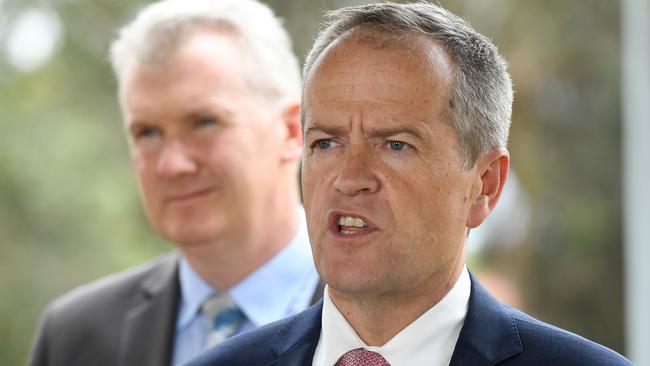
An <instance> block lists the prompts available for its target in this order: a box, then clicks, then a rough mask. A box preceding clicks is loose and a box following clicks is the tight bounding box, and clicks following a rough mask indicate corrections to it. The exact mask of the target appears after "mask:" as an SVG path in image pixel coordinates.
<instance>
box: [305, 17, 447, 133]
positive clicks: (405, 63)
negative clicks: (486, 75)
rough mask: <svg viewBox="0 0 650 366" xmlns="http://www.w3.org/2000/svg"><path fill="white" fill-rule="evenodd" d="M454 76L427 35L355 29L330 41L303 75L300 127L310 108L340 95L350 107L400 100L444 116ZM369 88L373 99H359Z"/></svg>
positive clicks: (444, 54)
mask: <svg viewBox="0 0 650 366" xmlns="http://www.w3.org/2000/svg"><path fill="white" fill-rule="evenodd" d="M454 75H455V67H454V65H453V63H452V61H451V58H450V57H449V56H448V54H447V52H446V50H445V48H444V46H443V45H442V43H441V42H439V41H436V40H434V39H433V38H431V37H430V36H427V35H424V34H421V33H415V32H404V33H403V34H402V33H399V34H394V33H388V32H386V31H382V30H377V29H373V28H367V27H363V28H355V29H353V30H351V31H348V32H346V33H344V34H343V35H342V36H341V37H339V38H338V39H337V40H335V41H334V42H332V43H331V44H330V45H329V46H328V47H327V48H326V49H325V50H324V51H323V52H322V53H321V55H320V56H319V57H318V59H317V60H316V62H315V63H314V66H313V68H312V69H311V71H310V73H309V75H307V77H306V80H305V88H304V96H303V124H304V123H305V122H306V119H307V117H308V115H309V112H310V107H312V106H315V105H322V104H323V103H324V102H327V101H328V100H330V99H332V98H337V97H338V96H340V95H345V96H346V98H347V100H348V101H350V102H352V101H354V100H355V99H357V98H358V99H360V100H364V101H368V98H374V99H378V100H379V101H380V102H390V101H397V100H401V101H404V102H407V103H409V104H411V105H412V107H414V108H415V107H416V106H417V108H418V109H421V111H420V112H421V113H422V114H424V115H427V114H429V113H431V112H434V111H435V112H446V110H447V108H446V106H447V105H448V103H449V96H450V90H451V86H452V82H453V79H454ZM375 86H376V87H375ZM364 87H365V89H364ZM355 89H356V90H355ZM369 89H370V90H372V92H373V93H371V94H372V95H367V94H364V92H363V90H369ZM384 104H390V103H384ZM398 107H399V106H398Z"/></svg>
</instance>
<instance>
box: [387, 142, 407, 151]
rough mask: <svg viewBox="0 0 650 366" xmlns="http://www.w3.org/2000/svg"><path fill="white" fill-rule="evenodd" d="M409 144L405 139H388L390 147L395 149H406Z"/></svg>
mask: <svg viewBox="0 0 650 366" xmlns="http://www.w3.org/2000/svg"><path fill="white" fill-rule="evenodd" d="M407 146H408V144H407V143H406V142H403V141H388V147H389V148H390V149H391V150H393V151H402V150H404V149H406V147H407Z"/></svg>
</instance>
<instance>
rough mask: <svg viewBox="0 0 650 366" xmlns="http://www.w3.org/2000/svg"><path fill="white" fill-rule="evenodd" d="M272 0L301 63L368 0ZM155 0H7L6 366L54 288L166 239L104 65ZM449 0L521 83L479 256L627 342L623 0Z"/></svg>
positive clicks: (574, 327)
mask: <svg viewBox="0 0 650 366" xmlns="http://www.w3.org/2000/svg"><path fill="white" fill-rule="evenodd" d="M266 2H267V3H268V4H269V5H271V6H272V7H273V9H275V11H276V13H277V14H278V15H279V16H281V17H282V18H284V19H285V22H286V26H287V28H288V30H289V32H290V33H291V35H292V36H293V39H294V47H295V50H296V52H297V53H298V55H299V56H300V57H301V60H302V59H303V57H304V55H305V53H306V52H307V50H308V49H309V47H310V46H311V43H312V41H313V39H314V37H315V35H316V33H317V30H318V26H319V22H320V19H321V14H322V11H323V10H324V9H333V8H337V7H340V6H344V5H349V4H355V3H357V4H358V3H363V1H342V0H339V1H337V0H315V1H307V0H304V1H292V0H273V1H271V0H268V1H266ZM147 3H148V1H144V0H121V1H114V0H50V1H30V0H0V113H1V115H0V334H2V335H3V336H2V345H1V346H0V364H1V365H20V364H23V363H24V362H25V359H26V354H27V351H28V348H29V346H30V342H31V338H32V335H33V332H34V327H35V325H36V322H37V319H38V316H39V313H40V311H41V310H42V309H43V307H44V306H45V304H46V303H47V302H49V301H50V300H52V299H53V298H54V297H56V296H58V295H60V294H62V293H64V292H65V291H67V290H69V289H71V288H73V287H75V286H78V285H80V284H83V283H85V282H88V281H90V280H93V279H96V278H98V277H100V276H102V275H105V274H107V273H110V272H113V271H116V270H120V269H124V268H127V267H129V266H132V265H134V264H137V263H139V262H142V261H144V260H146V259H148V258H151V257H153V256H156V255H157V254H159V253H162V252H164V251H167V250H170V249H171V248H172V246H171V245H170V244H168V243H165V242H164V241H163V240H162V239H160V238H159V237H157V236H156V235H155V234H154V233H153V231H152V230H151V229H150V227H149V225H148V223H147V221H146V219H145V217H144V215H143V212H142V210H141V208H140V202H139V198H138V194H137V191H136V186H135V180H134V176H133V174H132V171H131V166H130V162H129V157H128V151H127V144H126V141H125V139H124V136H123V130H122V124H121V117H120V113H119V107H118V104H117V99H116V96H115V88H116V83H115V80H114V79H113V75H112V72H111V69H110V66H109V63H108V61H107V54H108V47H109V44H110V41H111V40H112V39H113V37H114V36H115V31H116V29H117V28H118V27H119V26H120V25H122V24H124V23H125V22H127V21H129V20H130V19H132V17H133V16H134V14H135V13H136V12H137V10H138V9H140V8H141V7H142V6H144V5H146V4H147ZM439 3H440V4H441V5H443V6H444V7H447V8H448V9H450V10H452V11H454V12H455V13H457V14H459V15H461V16H463V17H464V18H466V19H467V20H469V22H470V23H471V24H472V25H473V26H474V27H475V28H476V29H477V30H478V31H480V32H481V33H483V34H485V35H486V36H488V37H490V38H491V39H492V40H493V41H494V42H495V43H496V44H497V46H498V47H499V48H500V50H501V53H502V54H503V55H504V56H505V58H506V59H507V60H508V62H509V63H510V72H511V74H512V77H513V80H514V85H515V90H516V94H515V105H514V111H513V124H512V130H511V138H510V146H509V149H510V152H511V156H512V165H513V169H514V172H515V174H516V176H515V177H516V178H514V179H511V181H510V182H509V184H510V183H512V184H511V185H510V186H509V187H508V192H507V193H506V195H505V196H504V202H503V205H502V207H501V208H500V209H499V212H498V213H495V215H494V217H492V218H490V220H491V221H490V223H489V226H487V227H486V228H485V229H482V230H480V231H476V232H472V233H471V235H470V243H469V246H470V251H471V260H470V262H471V265H470V268H471V269H472V270H473V271H474V272H476V273H477V274H478V275H479V276H480V277H481V278H482V279H483V281H485V283H486V284H487V285H488V286H489V287H491V288H492V289H493V290H494V291H495V292H497V293H499V296H500V297H501V298H502V299H503V300H504V301H505V302H508V303H511V304H516V305H517V306H519V307H521V308H523V309H525V310H526V311H527V312H529V313H531V314H532V315H534V316H536V317H538V318H540V319H542V320H544V321H547V322H550V323H554V324H556V325H559V326H561V327H564V328H566V329H569V330H571V331H574V332H577V333H579V334H581V335H583V336H585V337H587V338H590V339H592V340H594V341H597V342H599V343H602V344H604V345H606V346H608V347H610V348H613V349H614V350H617V351H618V352H620V353H624V354H625V352H626V348H625V343H624V341H625V339H624V310H623V308H624V307H623V274H622V273H623V265H622V253H623V252H622V242H623V233H622V227H623V220H622V189H621V186H622V177H621V174H622V169H621V159H622V157H621V150H622V146H621V135H622V122H621V115H622V112H621V98H620V94H621V90H620V89H621V86H620V85H621V61H620V53H621V42H620V37H621V24H620V12H621V9H620V6H621V5H620V3H619V2H617V1H611V0H582V1H563V0H527V1H519V0H480V1H479V0H446V1H445V0H440V1H439ZM646 219H647V217H646ZM646 221H647V220H646Z"/></svg>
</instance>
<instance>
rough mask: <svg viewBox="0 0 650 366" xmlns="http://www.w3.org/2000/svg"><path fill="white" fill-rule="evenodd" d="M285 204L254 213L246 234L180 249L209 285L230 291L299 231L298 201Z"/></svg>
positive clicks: (223, 237)
mask: <svg viewBox="0 0 650 366" xmlns="http://www.w3.org/2000/svg"><path fill="white" fill-rule="evenodd" d="M284 201H285V202H284V203H283V204H279V205H278V204H275V205H272V206H269V207H271V208H270V209H268V210H258V211H260V212H255V213H253V216H252V217H251V219H250V224H249V225H248V226H247V230H246V232H238V233H234V234H233V235H230V236H222V237H219V238H217V239H214V240H211V241H210V242H206V243H202V244H199V245H179V248H180V250H181V252H182V253H183V255H184V256H185V258H187V261H188V262H189V263H190V265H192V268H194V270H195V271H196V272H197V273H198V274H199V275H200V276H201V277H202V278H203V279H204V280H205V281H206V282H208V283H209V284H210V285H211V286H212V287H214V288H216V289H219V290H227V289H229V288H231V287H233V286H234V285H236V284H237V283H239V282H240V281H242V280H243V279H244V278H246V277H247V276H248V275H250V274H251V273H252V272H254V271H255V270H256V269H257V268H259V267H261V266H262V265H264V264H265V263H266V262H268V261H269V260H270V259H271V258H273V257H274V256H275V255H276V254H278V252H280V251H281V250H282V249H284V248H285V247H286V246H287V245H288V244H289V242H290V241H291V239H292V238H293V237H294V235H295V234H296V232H297V231H298V225H299V220H298V215H297V213H296V206H297V202H296V199H295V198H293V197H292V199H286V200H284Z"/></svg>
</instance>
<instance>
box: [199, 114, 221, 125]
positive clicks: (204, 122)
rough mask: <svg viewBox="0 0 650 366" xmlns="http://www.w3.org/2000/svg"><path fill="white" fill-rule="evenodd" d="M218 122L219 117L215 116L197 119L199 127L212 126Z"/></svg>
mask: <svg viewBox="0 0 650 366" xmlns="http://www.w3.org/2000/svg"><path fill="white" fill-rule="evenodd" d="M216 123H217V119H216V118H214V117H207V116H206V117H201V118H199V119H198V120H197V122H196V125H197V126H198V127H205V126H212V125H215V124H216Z"/></svg>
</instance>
